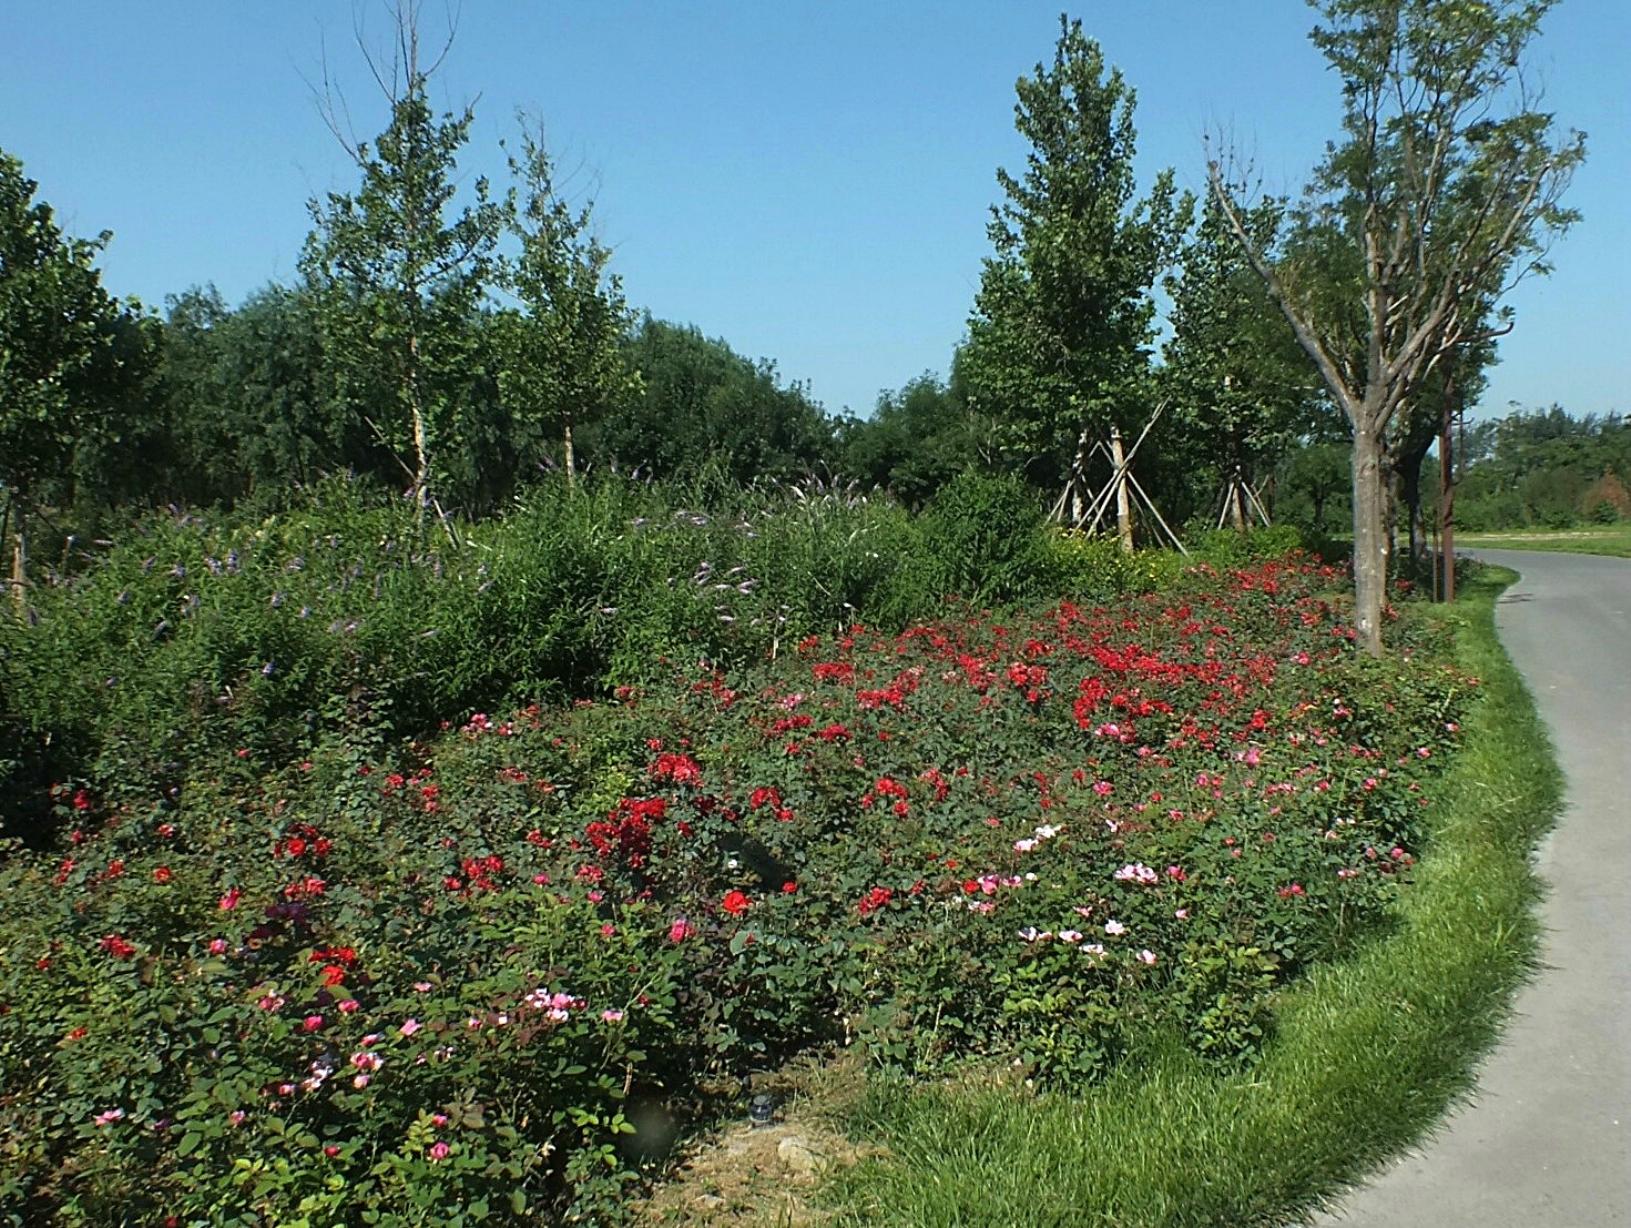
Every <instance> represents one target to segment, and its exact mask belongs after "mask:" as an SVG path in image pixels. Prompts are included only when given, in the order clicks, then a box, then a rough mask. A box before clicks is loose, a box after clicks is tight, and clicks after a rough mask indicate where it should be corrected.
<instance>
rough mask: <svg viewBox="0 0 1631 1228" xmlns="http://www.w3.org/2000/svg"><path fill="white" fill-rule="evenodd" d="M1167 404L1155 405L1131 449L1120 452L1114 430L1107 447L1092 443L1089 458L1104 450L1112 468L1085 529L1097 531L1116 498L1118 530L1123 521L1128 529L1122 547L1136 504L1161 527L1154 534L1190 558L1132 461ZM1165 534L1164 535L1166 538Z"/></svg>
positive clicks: (1125, 542) (1125, 537)
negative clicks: (1135, 470) (1146, 488)
mask: <svg viewBox="0 0 1631 1228" xmlns="http://www.w3.org/2000/svg"><path fill="white" fill-rule="evenodd" d="M1166 407H1167V403H1166V402H1165V401H1163V402H1161V404H1160V405H1158V406H1156V410H1155V413H1154V414H1152V415H1151V417H1150V420H1149V421H1148V422H1146V423H1145V424H1144V429H1143V430H1142V431H1140V432H1139V434H1138V438H1137V439H1135V440H1134V441H1133V446H1132V447H1131V448H1130V449H1127V450H1125V451H1121V455H1119V456H1118V455H1117V451H1118V450H1119V448H1118V445H1119V444H1120V435H1119V432H1112V434H1111V438H1110V446H1109V447H1106V446H1105V444H1104V441H1103V440H1100V441H1099V442H1097V443H1095V444H1094V445H1093V451H1092V453H1090V455H1089V459H1091V457H1092V456H1097V455H1099V454H1100V453H1103V454H1104V456H1105V457H1106V458H1107V459H1108V460H1109V461H1110V465H1111V470H1110V480H1109V481H1108V482H1107V483H1105V486H1104V489H1103V490H1101V491H1099V492H1098V494H1097V495H1096V496H1094V499H1093V502H1092V503H1091V504H1090V505H1089V507H1088V509H1087V513H1086V515H1088V516H1091V520H1090V521H1089V522H1088V526H1087V530H1086V531H1087V532H1088V533H1096V532H1098V529H1099V525H1100V524H1102V523H1103V522H1104V517H1105V514H1106V513H1107V512H1108V511H1109V510H1110V503H1111V501H1112V500H1114V501H1115V503H1116V519H1117V529H1118V533H1120V531H1121V529H1122V526H1123V524H1125V525H1126V532H1125V533H1124V534H1121V540H1122V543H1123V547H1122V548H1123V549H1128V548H1129V546H1128V543H1129V542H1130V540H1131V536H1132V530H1131V522H1132V513H1133V511H1134V510H1135V508H1136V507H1138V506H1142V507H1143V509H1144V510H1145V511H1147V512H1148V513H1149V515H1150V518H1151V520H1153V521H1154V523H1155V524H1156V525H1158V526H1159V531H1158V532H1157V533H1156V534H1155V537H1156V540H1157V541H1162V540H1164V541H1167V542H1170V543H1171V544H1172V546H1173V547H1174V548H1175V549H1176V550H1177V551H1178V552H1179V553H1180V554H1182V555H1184V556H1186V557H1187V556H1188V554H1189V551H1188V550H1186V549H1184V544H1183V542H1182V541H1180V540H1179V538H1178V535H1177V534H1176V533H1174V532H1173V531H1172V526H1171V525H1169V524H1168V523H1167V522H1166V519H1165V518H1164V517H1163V516H1162V515H1161V512H1160V510H1159V509H1158V508H1157V507H1156V506H1155V501H1154V500H1153V499H1151V498H1150V496H1149V494H1148V492H1146V491H1145V489H1144V488H1143V486H1141V485H1140V484H1139V481H1138V479H1137V478H1136V477H1134V476H1133V472H1132V464H1133V460H1134V459H1135V458H1136V457H1137V455H1138V450H1139V448H1141V447H1142V446H1143V444H1144V441H1145V440H1146V439H1147V438H1149V434H1150V430H1151V428H1153V427H1154V426H1155V423H1156V420H1157V419H1159V418H1160V417H1161V414H1162V412H1163V411H1164V410H1165V409H1166ZM1078 527H1080V522H1078ZM1163 534H1164V535H1165V536H1164V538H1163Z"/></svg>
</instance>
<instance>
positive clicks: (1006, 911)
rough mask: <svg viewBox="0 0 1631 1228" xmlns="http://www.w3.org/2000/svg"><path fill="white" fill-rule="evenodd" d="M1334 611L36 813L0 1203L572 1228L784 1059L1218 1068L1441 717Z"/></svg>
mask: <svg viewBox="0 0 1631 1228" xmlns="http://www.w3.org/2000/svg"><path fill="white" fill-rule="evenodd" d="M1334 580H1335V577H1334V576H1333V575H1332V574H1331V573H1330V572H1329V571H1327V570H1325V569H1321V568H1318V567H1316V566H1313V565H1310V564H1308V563H1306V562H1300V561H1288V562H1281V563H1269V564H1264V565H1260V566H1257V567H1254V568H1252V569H1250V570H1243V571H1238V572H1232V573H1227V574H1219V573H1216V572H1213V571H1211V570H1209V569H1205V568H1202V569H1197V570H1196V571H1193V572H1191V573H1190V574H1188V575H1187V576H1186V577H1185V578H1184V580H1183V581H1182V583H1181V584H1180V585H1178V586H1177V587H1176V588H1175V589H1173V590H1171V591H1169V592H1166V593H1163V594H1159V595H1153V596H1150V597H1146V598H1142V599H1139V600H1136V601H1130V602H1127V603H1125V604H1123V605H1120V606H1116V607H1107V608H1083V607H1078V606H1075V605H1072V604H1069V603H1063V604H1061V605H1059V606H1057V607H1055V608H1052V609H1049V610H1046V611H1041V612H1038V613H1035V614H1033V615H1030V616H1026V617H1023V618H1016V619H1015V620H1014V621H1012V622H997V621H993V620H992V619H990V618H988V617H984V616H976V615H974V614H972V613H971V614H970V615H969V616H967V617H965V618H962V619H959V620H956V621H951V622H946V623H943V624H939V625H936V626H932V627H919V628H914V629H913V630H910V631H908V632H906V633H905V634H902V635H899V636H885V635H881V634H876V633H872V632H869V631H866V630H864V629H861V628H855V629H852V630H851V631H850V632H849V633H848V634H846V635H844V636H842V637H839V638H830V637H811V638H809V639H806V640H804V641H803V642H801V643H799V644H798V645H797V646H796V648H795V649H793V650H790V651H786V652H784V653H783V654H781V656H780V659H778V660H776V661H774V662H771V663H767V664H765V665H763V666H761V667H758V668H755V669H752V670H748V671H745V672H742V673H740V674H737V675H733V676H729V677H727V676H724V675H721V674H719V673H715V672H711V671H703V672H701V673H699V674H696V675H694V676H690V677H687V678H684V679H680V680H677V681H676V682H675V683H674V684H673V685H671V686H664V687H653V688H650V689H648V690H646V691H643V692H637V691H633V690H624V691H622V692H620V693H619V695H618V698H617V699H616V701H615V702H610V703H601V704H589V703H585V704H580V705H577V706H575V707H573V708H571V709H565V710H541V709H537V708H530V709H526V710H523V711H520V712H516V713H511V714H506V715H505V716H503V717H488V716H486V715H481V714H477V715H475V716H472V717H469V718H467V719H464V720H462V721H460V722H459V723H457V724H454V725H451V726H449V727H448V728H447V729H446V731H445V732H444V734H443V735H442V736H441V737H439V738H437V739H434V740H432V741H430V742H427V743H423V744H414V745H409V746H405V747H402V746H393V745H389V744H387V743H386V742H385V741H384V740H383V739H382V738H381V737H380V736H379V735H378V734H377V732H376V730H377V729H378V727H379V720H378V714H375V713H371V712H369V711H368V710H367V708H366V706H365V705H363V704H362V703H361V702H360V701H359V702H357V703H355V704H354V705H353V710H352V711H351V712H350V713H349V718H348V723H347V727H346V729H345V732H344V736H340V737H335V738H331V739H329V740H327V741H325V742H324V743H323V745H322V746H321V747H320V748H319V749H318V750H317V751H316V752H314V753H313V755H312V756H311V758H310V759H309V760H303V761H301V762H298V763H294V764H289V765H286V766H284V767H281V768H279V769H276V770H268V769H267V768H266V766H265V765H263V764H258V763H256V762H255V761H254V758H253V756H247V755H246V757H244V758H239V757H237V756H232V757H230V758H228V759H227V760H226V761H225V762H224V763H221V762H214V761H207V762H200V763H196V764H192V765H188V766H187V768H186V770H185V772H184V773H183V775H184V777H185V779H184V780H183V782H182V783H180V784H178V785H177V786H176V788H175V789H174V790H173V791H172V793H171V794H170V795H169V796H167V797H165V798H162V799H159V800H158V801H156V802H155V803H154V804H152V805H151V806H134V805H128V804H126V805H122V806H120V807H118V808H116V809H113V810H112V811H111V812H104V807H103V805H102V803H100V802H99V800H98V798H97V797H95V796H93V795H92V794H90V793H89V792H86V791H83V790H78V789H75V788H72V787H65V788H63V789H62V790H60V791H59V795H58V799H57V801H58V808H59V811H60V812H61V815H62V818H63V820H64V823H65V831H64V835H63V838H62V841H61V847H60V848H59V849H56V850H54V851H52V852H50V853H44V854H33V853H28V854H25V853H22V852H16V853H14V854H13V856H12V859H11V861H10V863H9V864H8V866H7V867H6V869H5V874H4V877H5V886H6V888H7V891H8V898H9V899H11V900H12V901H14V906H13V910H12V912H11V915H10V917H9V918H8V920H7V922H6V923H5V926H4V930H3V931H0V1058H3V1060H4V1063H5V1067H4V1068H5V1074H4V1082H3V1084H0V1140H3V1141H0V1163H3V1165H4V1169H3V1171H0V1208H3V1209H5V1210H6V1211H7V1212H9V1213H11V1214H13V1215H14V1216H18V1217H20V1218H22V1219H23V1220H24V1221H26V1222H61V1223H76V1222H85V1223H101V1222H108V1221H109V1217H110V1216H112V1217H114V1218H117V1217H119V1216H124V1215H130V1216H134V1217H136V1218H138V1219H141V1220H144V1221H145V1220H153V1221H155V1222H162V1221H163V1220H164V1217H166V1216H173V1217H174V1218H175V1222H177V1223H246V1224H247V1223H262V1222H268V1221H270V1222H278V1223H289V1222H299V1221H301V1220H302V1219H304V1220H307V1221H309V1222H313V1223H331V1222H336V1221H344V1222H416V1221H419V1220H434V1221H436V1222H439V1223H456V1222H461V1220H460V1219H459V1218H458V1217H459V1216H460V1215H462V1216H464V1217H467V1218H469V1219H472V1220H474V1219H479V1218H481V1217H483V1216H484V1215H485V1216H491V1217H497V1218H503V1217H509V1216H514V1217H526V1216H529V1215H540V1214H542V1215H549V1216H556V1217H560V1218H565V1219H578V1220H588V1221H599V1220H604V1219H608V1218H611V1217H613V1216H614V1215H615V1214H616V1210H617V1208H618V1206H619V1205H620V1203H621V1200H622V1198H623V1195H624V1192H625V1189H626V1185H627V1182H628V1180H629V1179H630V1177H631V1174H632V1171H633V1169H634V1167H635V1164H634V1162H633V1160H632V1159H631V1158H630V1157H632V1156H634V1155H636V1154H638V1152H639V1149H640V1144H642V1143H643V1142H644V1141H645V1140H644V1139H642V1138H641V1133H642V1132H643V1131H646V1130H657V1129H658V1127H657V1126H654V1125H651V1124H649V1123H650V1121H651V1119H652V1118H655V1117H658V1116H660V1114H659V1113H657V1112H656V1111H655V1110H653V1111H652V1112H649V1113H647V1112H637V1111H636V1106H667V1107H668V1108H670V1109H677V1108H678V1107H679V1106H682V1105H683V1104H684V1102H685V1101H686V1099H687V1097H688V1096H689V1095H690V1093H691V1092H692V1090H693V1089H694V1088H695V1087H696V1085H697V1083H698V1081H699V1080H700V1079H701V1078H703V1077H704V1076H706V1075H709V1074H714V1073H718V1072H737V1073H740V1072H743V1071H747V1070H752V1069H758V1068H764V1067H768V1066H773V1065H775V1064H777V1063H779V1062H781V1061H782V1060H784V1059H785V1058H786V1057H787V1056H789V1055H790V1054H792V1053H794V1052H797V1051H799V1050H803V1049H807V1048H809V1047H811V1046H815V1045H819V1044H822V1043H827V1042H835V1043H844V1042H852V1043H857V1044H860V1045H863V1046H864V1047H865V1050H866V1052H867V1053H868V1055H869V1057H870V1058H871V1059H872V1060H874V1061H876V1062H878V1063H880V1064H883V1065H886V1066H889V1067H892V1068H896V1069H905V1070H909V1071H913V1072H919V1073H923V1074H937V1073H939V1072H943V1071H946V1070H948V1069H951V1068H953V1067H955V1066H956V1065H958V1064H961V1063H967V1062H981V1063H998V1064H1001V1065H1002V1066H1004V1067H1005V1068H1017V1069H1018V1070H1020V1071H1021V1072H1022V1073H1023V1074H1024V1075H1025V1076H1026V1077H1028V1078H1030V1079H1032V1080H1033V1081H1034V1082H1035V1083H1036V1084H1037V1085H1039V1086H1044V1087H1071V1086H1077V1085H1081V1084H1083V1083H1086V1082H1091V1081H1096V1080H1098V1079H1100V1078H1102V1077H1103V1076H1104V1075H1105V1074H1106V1073H1108V1072H1109V1071H1111V1070H1113V1069H1115V1068H1116V1067H1117V1066H1118V1064H1121V1063H1125V1062H1127V1061H1129V1060H1136V1057H1137V1054H1138V1052H1139V1049H1140V1047H1141V1046H1142V1045H1145V1044H1146V1043H1148V1042H1149V1039H1150V1038H1151V1037H1156V1036H1159V1037H1166V1038H1169V1039H1175V1040H1176V1041H1177V1042H1178V1043H1183V1044H1187V1045H1189V1046H1191V1047H1192V1048H1194V1049H1195V1050H1196V1051H1197V1052H1200V1053H1202V1054H1205V1055H1207V1056H1208V1057H1209V1058H1211V1059H1213V1060H1215V1061H1216V1062H1217V1063H1218V1064H1219V1066H1220V1067H1221V1068H1238V1067H1239V1066H1240V1065H1242V1064H1245V1063H1249V1062H1251V1061H1252V1060H1253V1056H1254V1054H1255V1053H1256V1052H1257V1050H1258V1049H1259V1048H1260V1046H1261V1045H1262V1043H1263V1042H1264V1040H1265V1038H1266V1037H1267V1036H1268V1035H1269V1034H1270V1032H1271V1031H1272V1027H1273V1017H1274V1012H1273V1003H1274V991H1275V989H1276V987H1278V986H1280V985H1283V984H1285V983H1286V982H1287V981H1288V980H1289V979H1291V978H1293V977H1295V976H1297V975H1298V973H1299V972H1300V971H1301V970H1303V969H1305V968H1307V967H1309V966H1310V965H1312V964H1315V963H1317V962H1320V961H1327V960H1331V959H1335V958H1340V957H1341V956H1342V955H1344V954H1345V953H1346V952H1348V951H1349V950H1351V949H1352V948H1353V946H1354V944H1355V943H1356V942H1359V941H1361V940H1363V939H1364V938H1365V937H1366V936H1367V935H1368V934H1371V933H1374V932H1376V931H1377V930H1378V928H1379V927H1382V926H1385V925H1386V924H1387V922H1388V919H1389V916H1390V902H1391V900H1392V899H1393V897H1394V896H1395V895H1396V893H1397V892H1398V891H1399V890H1400V889H1401V886H1402V884H1403V883H1404V882H1405V880H1406V879H1407V878H1408V874H1409V870H1410V867H1411V865H1412V864H1413V860H1414V857H1415V855H1416V853H1417V851H1418V850H1417V847H1416V846H1417V843H1418V838H1419V832H1420V830H1421V819H1420V816H1421V813H1422V809H1423V807H1425V806H1427V805H1428V804H1429V801H1430V796H1429V795H1430V790H1431V788H1432V781H1433V780H1434V778H1435V775H1436V773H1437V771H1438V769H1439V767H1440V765H1441V762H1442V760H1443V758H1444V752H1445V751H1446V750H1447V749H1448V748H1449V747H1450V745H1451V744H1452V743H1453V741H1454V737H1455V733H1456V729H1457V725H1456V722H1457V720H1458V718H1459V715H1460V708H1461V704H1462V701H1463V699H1464V697H1465V695H1466V693H1467V691H1468V690H1469V688H1470V686H1471V685H1472V683H1471V680H1468V679H1464V678H1462V677H1461V676H1460V675H1459V673H1458V672H1457V671H1455V670H1454V669H1452V668H1450V667H1449V666H1448V665H1445V664H1443V663H1442V661H1441V660H1439V659H1438V658H1439V657H1440V655H1441V654H1440V653H1439V651H1438V646H1437V645H1435V644H1433V643H1430V642H1425V641H1424V642H1422V643H1419V644H1417V643H1412V637H1413V636H1414V635H1415V634H1416V633H1415V632H1414V631H1413V630H1412V628H1411V626H1410V625H1409V623H1408V620H1407V622H1406V624H1405V625H1401V626H1397V627H1396V628H1395V630H1394V636H1395V639H1396V641H1398V642H1401V643H1403V644H1405V645H1406V649H1407V650H1406V651H1405V652H1404V653H1402V654H1401V655H1400V656H1399V657H1397V658H1396V659H1394V660H1392V661H1389V662H1372V661H1369V660H1365V659H1362V658H1361V657H1359V656H1358V655H1357V654H1356V653H1355V652H1354V650H1353V648H1352V644H1351V639H1352V636H1351V631H1350V630H1349V628H1348V627H1347V626H1346V625H1345V623H1344V621H1343V618H1344V614H1343V607H1342V605H1341V603H1340V601H1339V600H1338V599H1336V598H1335V597H1334V596H1333V588H1334ZM636 1122H638V1123H639V1125H638V1126H637V1125H636V1124H635V1123H636ZM631 1136H632V1137H631ZM631 1142H632V1143H633V1144H635V1146H632V1147H631V1146H628V1145H627V1144H629V1143H631ZM449 1208H462V1209H463V1210H462V1211H458V1212H455V1211H450V1210H449ZM369 1216H374V1217H375V1218H372V1219H370V1218H369Z"/></svg>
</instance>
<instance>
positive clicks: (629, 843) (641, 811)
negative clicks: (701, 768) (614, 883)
mask: <svg viewBox="0 0 1631 1228" xmlns="http://www.w3.org/2000/svg"><path fill="white" fill-rule="evenodd" d="M679 757H680V758H683V757H684V756H679ZM667 813H668V802H667V800H666V799H664V798H661V797H648V798H643V799H642V798H632V797H625V798H623V799H622V800H621V801H619V802H618V803H617V808H616V809H614V810H613V811H612V812H611V814H609V815H607V816H606V818H604V819H600V820H597V821H596V822H593V823H591V824H589V826H587V827H586V828H584V830H583V834H584V836H585V837H586V838H587V839H588V841H589V843H590V844H591V845H593V846H594V850H595V853H596V854H597V855H598V856H599V857H601V858H602V859H605V858H606V857H608V856H610V855H612V854H613V853H615V854H616V855H617V856H618V857H619V858H621V860H622V861H623V864H625V865H627V866H628V867H629V868H630V869H634V870H638V869H639V868H640V867H642V866H643V865H645V863H646V858H647V856H649V855H650V853H651V829H652V827H653V825H654V824H656V823H659V822H661V821H662V819H663V816H664V815H666V814H667Z"/></svg>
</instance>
